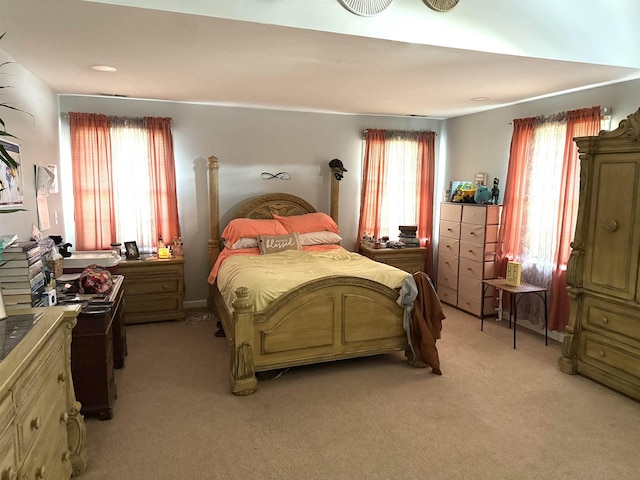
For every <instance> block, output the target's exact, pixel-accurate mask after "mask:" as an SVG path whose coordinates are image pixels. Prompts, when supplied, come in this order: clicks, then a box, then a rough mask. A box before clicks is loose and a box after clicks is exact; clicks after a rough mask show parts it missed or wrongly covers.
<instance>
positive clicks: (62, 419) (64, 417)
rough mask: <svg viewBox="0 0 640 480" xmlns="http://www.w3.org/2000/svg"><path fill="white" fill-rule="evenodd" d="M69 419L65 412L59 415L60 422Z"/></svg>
mask: <svg viewBox="0 0 640 480" xmlns="http://www.w3.org/2000/svg"><path fill="white" fill-rule="evenodd" d="M68 421H69V414H68V413H67V412H62V415H60V423H67V422H68Z"/></svg>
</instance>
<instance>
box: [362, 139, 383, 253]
mask: <svg viewBox="0 0 640 480" xmlns="http://www.w3.org/2000/svg"><path fill="white" fill-rule="evenodd" d="M385 137H386V132H385V130H371V129H370V130H367V132H366V134H365V151H364V166H363V169H362V192H361V195H360V220H359V222H358V238H357V246H356V249H358V248H359V247H360V242H361V241H362V237H363V235H364V234H365V233H372V234H373V235H374V236H377V235H379V232H380V210H381V206H382V194H383V192H384V172H385V155H384V153H385Z"/></svg>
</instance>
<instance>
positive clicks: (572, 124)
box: [497, 107, 601, 330]
mask: <svg viewBox="0 0 640 480" xmlns="http://www.w3.org/2000/svg"><path fill="white" fill-rule="evenodd" d="M600 118H601V116H600V107H591V108H585V109H580V110H573V111H569V112H566V131H565V133H564V139H563V141H564V149H563V152H562V158H561V159H560V161H562V169H561V175H562V178H561V180H560V193H559V198H558V199H557V203H556V205H557V210H556V212H555V213H554V217H552V218H554V219H555V222H556V229H555V230H556V238H557V240H556V244H555V248H554V257H553V269H552V272H551V278H550V286H549V289H550V295H549V297H550V300H549V329H550V330H564V327H565V326H566V325H567V322H568V318H569V297H568V295H567V284H566V279H565V277H566V268H567V261H568V259H569V255H570V253H571V241H572V240H573V236H574V233H575V226H576V220H577V211H578V190H579V188H580V185H579V176H580V166H579V160H578V152H577V147H576V145H575V142H574V141H573V138H574V137H576V136H584V135H596V134H597V133H598V131H599V130H600ZM539 121H544V120H543V119H540V118H524V119H517V120H514V122H513V124H514V128H513V136H512V139H511V149H510V155H509V168H508V172H507V181H506V183H505V192H504V200H503V209H502V218H501V226H500V233H499V239H498V254H497V274H498V275H499V276H505V273H506V266H507V261H508V260H515V261H519V254H520V247H521V245H522V243H523V241H524V238H523V236H524V235H525V232H526V229H527V226H526V225H525V224H524V222H523V219H525V218H526V217H527V215H526V211H525V208H526V207H525V202H524V201H523V199H524V198H525V197H527V196H528V195H529V194H530V190H531V189H532V188H539V185H530V184H529V181H528V172H529V168H530V164H531V162H532V161H534V160H533V157H534V151H535V129H536V125H537V122H539Z"/></svg>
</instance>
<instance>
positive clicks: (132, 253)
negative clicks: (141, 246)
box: [124, 242, 140, 260]
mask: <svg viewBox="0 0 640 480" xmlns="http://www.w3.org/2000/svg"><path fill="white" fill-rule="evenodd" d="M124 251H125V253H126V256H127V260H138V259H139V258H140V252H139V251H138V244H137V243H136V242H124Z"/></svg>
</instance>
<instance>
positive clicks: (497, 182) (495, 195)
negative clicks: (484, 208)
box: [491, 178, 500, 205]
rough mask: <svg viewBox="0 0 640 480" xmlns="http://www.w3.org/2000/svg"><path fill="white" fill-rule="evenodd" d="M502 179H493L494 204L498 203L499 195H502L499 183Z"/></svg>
mask: <svg viewBox="0 0 640 480" xmlns="http://www.w3.org/2000/svg"><path fill="white" fill-rule="evenodd" d="M499 183H500V180H498V179H497V178H494V179H493V188H492V189H491V203H493V204H494V205H497V204H498V196H499V195H500V189H499V188H498V184H499Z"/></svg>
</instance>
